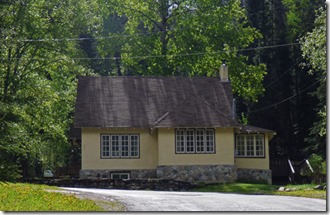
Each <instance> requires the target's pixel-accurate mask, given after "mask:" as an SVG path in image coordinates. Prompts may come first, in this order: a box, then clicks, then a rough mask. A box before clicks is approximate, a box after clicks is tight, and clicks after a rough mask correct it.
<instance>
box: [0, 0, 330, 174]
mask: <svg viewBox="0 0 330 215" xmlns="http://www.w3.org/2000/svg"><path fill="white" fill-rule="evenodd" d="M0 41H1V43H0V48H1V51H0V180H16V179H19V178H22V177H23V178H34V177H40V176H42V172H43V170H46V169H51V170H54V169H56V168H57V167H61V166H66V165H70V164H72V163H74V162H78V161H79V156H80V149H79V147H77V146H74V145H72V144H70V141H69V130H70V125H72V122H73V116H74V104H75V96H76V87H77V77H78V76H82V75H94V76H216V75H217V74H218V69H219V67H220V65H221V64H222V62H223V61H225V62H226V64H227V65H228V66H229V71H230V74H229V75H230V80H231V84H232V87H233V91H234V94H235V105H236V114H237V117H238V119H239V120H240V121H241V122H242V123H247V122H248V123H249V124H251V125H255V126H260V127H264V128H268V129H272V130H274V131H276V133H277V135H276V136H275V137H274V138H273V139H272V141H271V143H270V156H271V159H272V158H280V157H286V158H290V159H293V160H301V159H304V158H310V157H311V156H312V157H314V158H316V160H318V161H319V162H323V163H324V164H325V159H326V113H327V111H326V110H327V108H326V83H327V82H326V5H325V2H324V1H321V0H241V1H238V0H217V1H214V0H144V1H139V0H80V1H75V0H10V1H9V0H0Z"/></svg>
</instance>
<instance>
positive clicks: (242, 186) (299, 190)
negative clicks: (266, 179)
mask: <svg viewBox="0 0 330 215" xmlns="http://www.w3.org/2000/svg"><path fill="white" fill-rule="evenodd" d="M314 186H316V185H313V184H305V185H286V186H284V187H286V188H295V189H296V190H295V191H289V192H287V191H278V188H279V187H280V186H279V185H268V184H249V183H230V184H210V185H205V186H203V187H200V188H196V189H194V191H199V192H223V193H242V194H267V195H285V196H300V197H308V198H320V199H326V191H325V190H313V187H314Z"/></svg>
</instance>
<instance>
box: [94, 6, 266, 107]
mask: <svg viewBox="0 0 330 215" xmlns="http://www.w3.org/2000/svg"><path fill="white" fill-rule="evenodd" d="M109 10H110V13H112V15H111V16H110V17H115V16H119V17H120V18H119V17H117V22H118V20H124V28H120V27H118V26H115V29H117V30H111V31H110V32H109V30H107V29H105V30H104V31H105V32H106V33H107V36H115V35H118V33H119V34H120V35H122V37H116V40H113V41H107V43H105V42H100V43H99V46H98V50H100V53H101V55H102V56H103V57H106V56H114V53H113V50H116V52H119V53H120V56H118V59H120V65H119V67H120V69H121V72H120V74H121V73H123V74H126V75H144V76H150V75H152V76H171V75H182V76H216V75H218V70H219V66H220V65H221V64H222V61H223V60H226V62H227V64H228V66H229V71H230V78H231V80H232V86H233V89H234V92H235V93H237V94H238V95H240V96H241V97H243V98H244V99H246V100H249V101H256V100H257V98H258V96H259V95H261V94H262V93H263V86H262V83H261V82H262V80H263V77H264V75H265V69H266V67H265V65H264V64H250V63H248V61H249V58H248V57H247V56H244V55H243V54H242V53H241V51H240V50H241V49H244V48H248V47H249V46H251V45H252V44H253V42H254V41H255V39H257V38H260V37H261V34H260V33H259V32H258V31H257V30H256V29H255V28H252V27H250V26H249V25H248V22H247V17H246V15H245V10H244V9H243V8H242V7H241V6H240V2H239V1H236V0H230V1H226V2H225V3H224V2H222V3H221V2H217V1H210V0H197V1H191V0H187V1H167V0H161V1H155V0H148V1H143V2H141V1H138V0H133V1H132V0H124V1H115V0H114V1H113V5H112V7H109ZM124 35H125V36H124ZM118 59H117V60H118ZM118 74H119V73H118Z"/></svg>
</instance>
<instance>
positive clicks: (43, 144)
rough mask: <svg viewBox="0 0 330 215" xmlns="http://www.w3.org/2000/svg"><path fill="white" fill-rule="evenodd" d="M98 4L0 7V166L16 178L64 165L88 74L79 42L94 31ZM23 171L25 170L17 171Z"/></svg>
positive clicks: (11, 3) (37, 3)
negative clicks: (82, 79) (79, 90)
mask: <svg viewBox="0 0 330 215" xmlns="http://www.w3.org/2000/svg"><path fill="white" fill-rule="evenodd" d="M97 2H98V1H96V0H95V1H87V0H86V1H79V2H76V1H70V0H69V1H57V0H54V1H44V0H41V1H40V0H38V1H37V0H31V1H27V2H22V1H18V0H15V1H8V2H5V3H1V4H0V19H1V22H0V29H1V30H0V32H1V35H3V36H2V37H1V38H0V49H1V52H0V131H1V132H0V135H1V136H0V149H1V153H0V156H1V159H0V167H2V171H6V173H8V172H12V173H13V175H12V176H10V175H11V174H9V173H8V174H0V180H12V179H15V178H17V177H18V174H19V173H21V174H22V175H23V176H25V177H33V176H35V175H36V174H40V173H41V171H39V173H37V172H36V169H40V168H47V169H49V168H50V169H54V168H55V167H56V166H61V165H63V164H64V163H65V162H66V160H67V157H68V156H69V153H70V151H69V150H68V149H69V144H68V140H67V133H68V128H69V124H70V123H71V122H72V118H71V117H70V114H71V113H72V112H73V106H74V99H75V91H76V77H77V75H79V74H87V73H88V72H89V71H88V69H85V68H84V67H83V66H84V64H81V62H79V61H78V62H76V61H74V60H72V57H77V56H81V52H80V51H79V50H78V49H77V46H76V44H75V43H76V42H75V41H70V40H67V38H79V36H80V34H81V30H82V29H84V30H85V29H87V30H85V31H95V30H97V29H98V28H99V26H100V18H99V17H98V16H95V14H97V13H96V11H97V9H98V8H99V6H98V4H97ZM19 170H22V171H19Z"/></svg>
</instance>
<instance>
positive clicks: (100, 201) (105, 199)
mask: <svg viewBox="0 0 330 215" xmlns="http://www.w3.org/2000/svg"><path fill="white" fill-rule="evenodd" d="M46 191H48V192H57V193H62V194H65V195H74V196H76V197H77V198H79V199H89V200H92V201H94V202H95V204H96V205H98V206H100V207H101V208H103V209H104V210H105V211H127V209H126V207H125V205H123V204H122V203H120V202H118V201H117V200H116V199H114V198H113V197H111V196H106V195H100V194H96V193H85V192H79V191H68V190H46Z"/></svg>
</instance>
